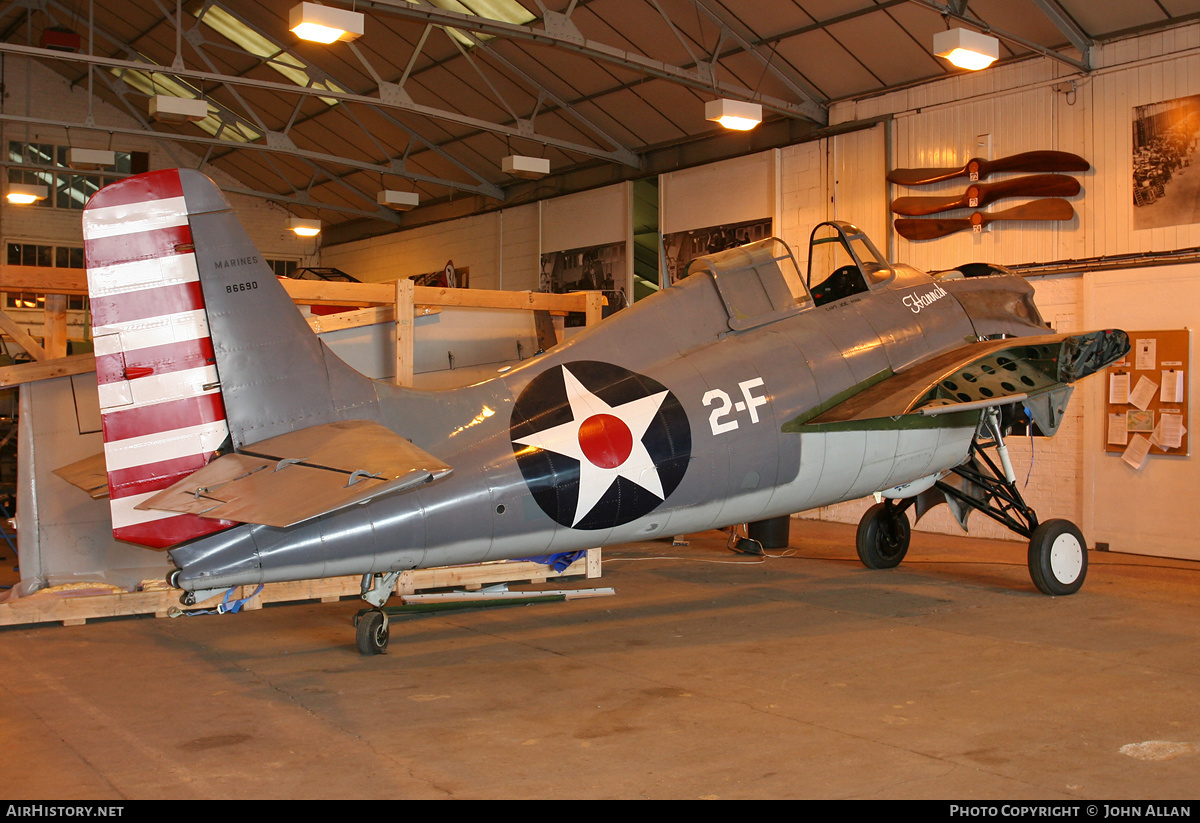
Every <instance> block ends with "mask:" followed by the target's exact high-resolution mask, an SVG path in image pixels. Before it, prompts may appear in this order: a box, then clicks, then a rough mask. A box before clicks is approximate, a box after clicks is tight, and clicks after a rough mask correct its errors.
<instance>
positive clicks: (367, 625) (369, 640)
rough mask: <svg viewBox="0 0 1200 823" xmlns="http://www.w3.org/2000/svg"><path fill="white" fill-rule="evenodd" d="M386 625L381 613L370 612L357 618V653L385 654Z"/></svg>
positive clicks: (386, 642)
mask: <svg viewBox="0 0 1200 823" xmlns="http://www.w3.org/2000/svg"><path fill="white" fill-rule="evenodd" d="M387 647H388V624H387V621H386V620H384V614H383V612H381V611H377V610H372V611H369V612H366V613H365V614H363V615H362V616H361V617H359V618H358V653H359V654H367V655H371V654H387Z"/></svg>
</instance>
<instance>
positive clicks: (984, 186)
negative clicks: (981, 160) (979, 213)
mask: <svg viewBox="0 0 1200 823" xmlns="http://www.w3.org/2000/svg"><path fill="white" fill-rule="evenodd" d="M1076 194H1079V181H1078V180H1076V179H1075V178H1074V177H1067V176H1066V175H1062V174H1035V175H1032V176H1030V177H1014V178H1013V179H1011V180H1001V181H1000V182H998V183H972V184H971V185H969V186H967V190H966V191H965V192H963V193H962V194H951V195H946V196H942V197H897V198H896V199H895V200H893V201H892V211H894V212H895V213H896V214H903V215H907V216H909V217H916V216H920V215H923V214H937V213H938V212H940V211H950V210H951V209H966V208H978V207H980V206H986V205H987V204H988V203H991V202H992V201H994V200H999V199H1000V198H1002V197H1071V196H1072V195H1076ZM972 200H974V201H975V202H974V203H972V202H971V201H972Z"/></svg>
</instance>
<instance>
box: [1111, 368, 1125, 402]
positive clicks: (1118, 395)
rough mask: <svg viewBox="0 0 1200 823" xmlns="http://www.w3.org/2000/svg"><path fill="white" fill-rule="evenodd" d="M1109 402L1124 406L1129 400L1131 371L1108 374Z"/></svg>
mask: <svg viewBox="0 0 1200 823" xmlns="http://www.w3.org/2000/svg"><path fill="white" fill-rule="evenodd" d="M1108 402H1109V403H1112V404H1113V405H1114V406H1124V405H1125V404H1126V403H1128V402H1129V373H1128V372H1121V373H1118V374H1110V375H1109V376H1108Z"/></svg>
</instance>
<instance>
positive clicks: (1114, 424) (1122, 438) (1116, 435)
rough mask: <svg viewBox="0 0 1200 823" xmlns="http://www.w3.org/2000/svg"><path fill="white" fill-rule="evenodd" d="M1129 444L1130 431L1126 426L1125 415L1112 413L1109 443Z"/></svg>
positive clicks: (1109, 417) (1111, 444) (1109, 418)
mask: <svg viewBox="0 0 1200 823" xmlns="http://www.w3.org/2000/svg"><path fill="white" fill-rule="evenodd" d="M1128 444H1129V432H1128V430H1127V429H1126V428H1125V415H1123V414H1110V415H1109V416H1108V445H1110V446H1125V445H1128Z"/></svg>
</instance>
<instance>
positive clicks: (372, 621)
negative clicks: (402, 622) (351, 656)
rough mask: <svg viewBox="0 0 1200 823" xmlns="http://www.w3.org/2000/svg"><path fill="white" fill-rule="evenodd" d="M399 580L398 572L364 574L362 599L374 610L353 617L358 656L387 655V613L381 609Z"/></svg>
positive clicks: (366, 610) (364, 611) (365, 610)
mask: <svg viewBox="0 0 1200 823" xmlns="http://www.w3.org/2000/svg"><path fill="white" fill-rule="evenodd" d="M399 579H400V572H388V573H387V574H380V575H373V574H364V575H363V579H362V599H363V600H365V601H367V602H368V603H370V604H371V605H372V606H374V607H375V608H373V609H364V610H363V611H361V612H359V613H358V614H357V615H355V617H354V626H355V628H356V629H357V632H358V634H357V638H356V645H357V646H358V652H359V654H366V655H372V654H387V647H388V639H389V631H388V624H389V622H390V621H389V620H388V613H387V611H386V610H385V609H384V608H383V604H384V603H386V602H387V600H388V598H389V597H391V595H392V590H393V589H394V588H395V587H396V581H397V580H399Z"/></svg>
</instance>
